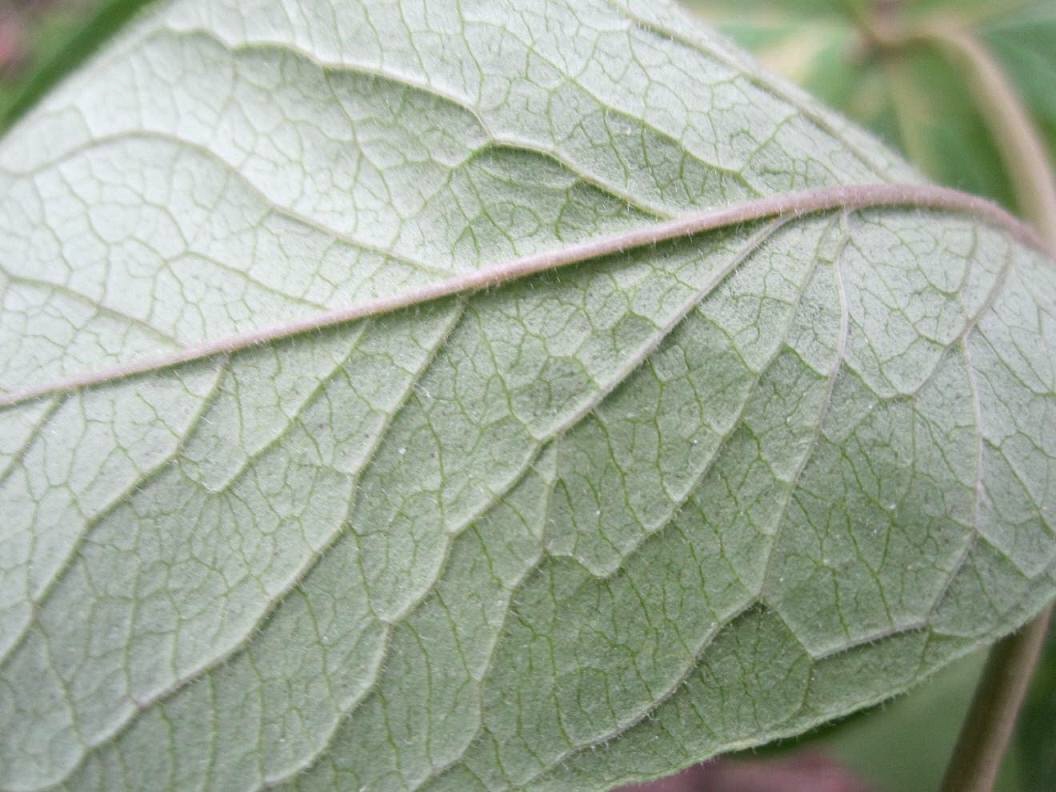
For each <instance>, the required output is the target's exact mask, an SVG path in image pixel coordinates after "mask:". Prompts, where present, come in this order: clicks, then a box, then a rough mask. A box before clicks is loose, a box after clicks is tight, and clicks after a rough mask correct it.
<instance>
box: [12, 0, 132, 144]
mask: <svg viewBox="0 0 1056 792" xmlns="http://www.w3.org/2000/svg"><path fill="white" fill-rule="evenodd" d="M149 2H151V0H0V133H2V132H3V131H4V130H6V129H7V128H8V127H10V126H11V124H13V123H14V122H15V120H17V119H18V117H19V116H20V115H22V113H24V112H25V111H26V110H27V109H28V108H29V107H31V106H32V105H33V104H34V103H35V102H36V101H37V100H38V99H39V98H40V97H41V96H42V95H43V94H45V93H46V92H47V91H48V89H49V88H51V86H52V85H54V84H55V83H56V82H57V81H58V80H60V79H62V77H63V76H64V75H66V74H67V73H68V72H70V71H71V70H73V69H74V68H75V67H76V66H77V65H78V64H80V63H81V62H82V61H83V60H84V59H85V58H87V57H88V56H89V55H91V54H92V52H93V51H94V50H95V49H96V48H97V47H98V46H99V45H100V44H101V43H102V42H104V41H106V40H107V39H108V38H109V37H110V36H112V35H113V34H114V33H115V32H116V31H117V30H118V29H119V28H121V27H122V26H123V25H124V24H125V23H126V22H128V20H129V19H131V18H132V17H133V16H134V15H135V14H136V12H137V11H139V10H140V9H141V8H142V7H143V6H145V5H146V4H147V3H149Z"/></svg>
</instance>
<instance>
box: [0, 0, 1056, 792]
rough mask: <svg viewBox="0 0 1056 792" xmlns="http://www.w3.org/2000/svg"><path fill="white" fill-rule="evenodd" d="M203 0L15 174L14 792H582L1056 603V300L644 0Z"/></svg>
mask: <svg viewBox="0 0 1056 792" xmlns="http://www.w3.org/2000/svg"><path fill="white" fill-rule="evenodd" d="M629 6H630V7H628V8H624V7H622V6H620V5H617V4H615V3H609V2H600V1H599V2H583V1H582V0H575V2H572V0H569V2H567V3H565V2H554V1H553V0H551V1H550V2H546V3H539V4H533V3H523V2H518V3H512V2H511V3H496V2H494V0H487V2H483V0H482V1H481V2H466V1H465V0H463V1H462V2H451V3H446V2H429V3H428V4H419V3H415V2H410V0H407V1H406V2H401V3H373V2H371V3H362V4H361V3H356V2H350V3H340V4H331V3H330V2H328V1H324V0H316V2H301V3H300V4H298V5H297V6H293V7H290V6H282V5H280V4H278V3H275V2H261V3H259V4H256V5H254V6H253V7H252V8H250V7H249V6H248V5H247V4H244V3H237V4H235V3H231V4H228V5H224V4H219V3H216V2H207V1H206V0H178V1H177V2H172V3H169V4H166V5H164V6H162V7H160V8H159V9H158V11H157V13H156V14H154V15H152V16H151V17H150V18H148V19H146V20H143V21H142V22H141V23H139V24H137V26H136V27H135V28H134V29H133V30H132V31H130V32H129V33H128V34H127V35H125V36H123V37H122V38H121V39H120V41H119V42H117V43H116V44H114V45H113V46H112V47H111V48H110V49H109V50H108V51H107V52H106V53H105V54H104V55H103V56H102V57H100V58H97V59H96V60H95V61H93V62H92V63H91V64H90V65H89V66H87V67H86V68H85V69H84V70H82V72H81V73H79V74H78V75H76V76H75V77H74V78H72V79H70V80H68V81H67V82H66V83H64V84H63V85H62V86H61V87H60V88H59V89H58V90H57V91H56V92H54V93H53V94H51V95H50V96H49V97H48V98H47V99H46V100H45V101H44V102H42V103H41V104H40V105H39V106H38V107H37V108H36V109H35V110H34V111H33V112H31V113H30V114H29V115H27V116H26V117H25V118H24V119H23V121H22V122H21V123H20V124H19V125H18V126H16V128H15V129H14V130H13V131H12V132H11V133H10V134H9V135H8V136H7V137H6V138H5V139H3V140H2V141H0V224H2V225H3V227H2V229H0V266H2V275H0V284H2V289H3V300H4V303H3V313H2V315H0V360H3V366H2V369H0V389H2V391H3V392H5V393H7V394H9V396H10V395H12V394H18V393H20V392H25V391H27V390H32V389H35V388H45V389H47V388H49V387H50V388H51V390H49V391H48V392H47V393H46V394H45V395H44V396H39V397H36V398H17V397H16V403H14V404H11V405H8V406H6V407H3V408H0V476H2V479H0V508H2V511H3V520H2V521H0V652H2V660H0V662H2V665H0V788H2V789H7V790H31V789H41V788H48V787H56V786H62V787H65V788H69V789H100V790H118V789H152V790H153V789H178V790H184V789H225V790H226V789H258V788H262V787H264V786H289V787H291V788H298V789H305V790H309V789H313V790H314V789H342V790H344V789H361V788H362V789H369V790H375V789H377V790H387V789H425V788H429V789H452V790H454V789H458V790H465V789H516V788H522V789H523V788H530V789H543V790H545V789H554V790H567V789H603V788H606V787H608V786H610V785H612V784H614V783H616V782H619V781H624V780H629V779H634V778H643V777H646V776H650V775H658V774H662V773H665V772H668V771H670V770H673V769H675V768H678V767H680V766H684V765H686V764H688V763H691V762H693V761H696V760H699V759H702V758H704V757H706V756H708V755H711V754H714V753H716V752H720V751H723V750H728V749H732V748H735V747H741V746H746V745H751V744H758V743H760V742H765V741H766V740H768V739H770V738H772V737H775V736H778V735H788V734H794V733H798V732H800V731H802V730H804V729H806V728H808V727H809V726H811V725H813V724H816V723H819V722H821V721H824V720H827V719H830V718H832V717H834V716H836V715H839V714H843V713H846V712H849V711H851V710H853V709H855V708H858V707H860V706H863V705H865V704H868V703H872V702H875V701H878V700H881V699H883V698H886V697H887V696H889V695H891V694H893V693H895V692H898V691H901V690H904V689H906V688H907V687H909V686H910V685H912V684H913V683H915V682H916V681H918V680H919V679H921V678H922V677H923V676H925V675H927V674H928V673H930V672H931V671H932V670H934V669H935V668H937V667H939V666H941V665H943V664H944V663H946V662H948V661H949V660H950V659H951V658H953V657H955V656H958V655H961V654H963V653H965V652H967V651H969V650H971V649H973V648H976V647H978V646H980V645H981V644H983V643H985V642H987V641H989V640H992V639H994V638H995V637H997V636H998V635H1000V634H1002V633H1004V632H1007V631H1008V630H1010V629H1012V628H1013V627H1014V626H1016V625H1017V624H1019V623H1021V622H1022V621H1023V620H1025V619H1026V618H1027V617H1029V615H1031V614H1032V613H1033V612H1034V611H1036V610H1037V608H1038V607H1039V606H1040V605H1041V604H1042V602H1044V601H1045V600H1047V599H1048V598H1050V597H1051V596H1052V593H1053V588H1054V583H1056V571H1054V563H1056V540H1054V536H1053V522H1054V517H1053V514H1054V511H1056V436H1054V435H1053V432H1052V427H1054V426H1056V362H1054V361H1056V354H1054V352H1056V349H1054V347H1056V324H1054V321H1056V272H1054V270H1053V267H1052V262H1051V261H1048V260H1046V259H1045V258H1044V257H1043V256H1041V255H1040V254H1038V253H1036V252H1034V251H1032V250H1030V249H1028V248H1026V247H1024V246H1023V245H1021V244H1020V243H1019V242H1015V241H1013V239H1012V238H1011V236H1010V235H1009V234H1008V233H1006V232H1005V231H1002V230H999V229H997V228H994V227H991V226H989V225H986V224H985V223H983V222H982V221H980V220H978V219H975V218H973V217H971V216H969V215H966V214H963V213H948V212H947V213H943V212H937V211H924V210H921V209H917V208H913V207H905V208H887V209H878V208H877V209H863V210H859V211H854V212H828V213H817V214H814V215H811V216H805V217H798V218H793V219H787V221H785V220H775V221H764V222H757V223H752V224H742V225H738V226H733V227H730V228H728V229H725V230H720V231H715V232H711V233H708V234H702V235H698V236H697V237H694V238H691V239H687V240H683V241H675V242H669V243H665V244H663V245H660V246H654V247H649V248H644V249H634V250H629V251H627V252H626V253H624V254H622V255H617V256H610V257H608V258H604V259H599V260H595V261H589V262H584V263H582V264H579V265H576V266H573V267H570V268H566V269H562V270H561V271H554V272H548V273H542V274H539V275H536V276H533V277H530V278H525V279H522V280H518V281H514V282H511V283H508V284H506V285H504V286H502V287H501V288H496V289H493V290H489V291H486V292H477V293H465V294H461V295H456V296H453V297H450V298H447V299H444V300H433V301H429V302H425V303H422V304H420V305H415V306H412V307H410V308H407V309H405V310H401V311H397V312H394V313H391V314H388V315H384V316H374V317H370V318H366V319H363V320H360V321H355V322H348V323H344V324H341V325H338V326H335V327H332V328H330V329H326V330H321V331H318V332H312V333H302V334H298V335H295V336H293V337H290V338H287V339H285V340H279V341H272V342H269V343H267V344H262V345H254V346H246V347H244V348H241V349H238V350H237V351H234V352H231V353H230V354H226V355H211V356H203V357H202V358H201V359H200V360H196V361H193V362H190V363H185V364H182V365H179V366H175V367H167V368H163V369H158V370H156V371H152V372H148V373H146V374H142V375H140V376H136V377H115V378H113V379H112V381H109V382H106V383H102V384H99V385H97V386H95V387H91V388H85V389H78V388H72V387H66V386H63V383H67V384H69V383H72V382H75V381H77V380H78V378H83V377H85V376H90V375H91V373H92V372H95V371H100V370H109V369H111V368H113V367H115V366H117V367H121V366H125V367H127V366H130V365H131V366H134V365H136V364H137V363H139V362H142V361H143V360H150V359H153V358H154V357H156V356H158V355H165V354H172V353H175V352H179V351H181V350H182V351H190V352H191V353H192V354H193V351H194V350H195V349H197V348H200V346H201V345H202V344H206V343H208V342H211V341H215V340H216V339H217V338H224V337H229V336H234V335H236V334H246V333H253V332H255V331H260V330H263V329H267V328H271V327H274V326H275V325H276V324H281V323H284V322H293V321H300V320H305V319H310V318H312V317H316V316H319V315H321V314H323V313H324V312H326V311H329V310H333V309H336V308H341V307H344V306H348V305H356V304H359V303H364V302H367V301H370V300H372V299H378V298H393V297H400V296H401V295H413V294H415V293H416V291H417V290H418V289H420V288H421V287H423V286H427V285H429V284H436V283H442V282H448V281H452V280H453V279H458V278H460V277H463V276H465V275H467V274H469V273H473V272H476V271H479V270H481V269H483V268H487V267H492V266H498V265H501V264H502V263H503V262H504V261H508V260H510V259H512V258H513V257H515V256H517V255H522V254H526V253H531V252H536V251H542V250H554V249H557V248H560V247H561V246H562V245H565V244H567V243H569V242H573V241H577V240H585V239H592V238H596V237H599V236H602V235H605V234H612V233H616V232H620V231H625V230H628V229H631V228H636V227H642V226H646V225H648V224H650V223H654V222H656V221H657V220H659V219H661V218H665V217H669V216H674V215H679V214H683V213H686V212H690V211H693V210H700V209H708V208H715V207H722V206H729V205H732V204H735V203H738V202H742V201H745V200H750V199H753V198H758V197H761V196H767V195H773V194H777V193H782V192H787V191H790V190H797V189H802V188H806V187H820V186H826V185H834V184H840V183H844V184H862V183H880V182H885V181H907V180H913V179H914V178H915V176H914V174H913V173H912V172H911V171H910V170H909V169H908V167H907V166H905V165H903V164H901V163H900V162H899V161H897V160H896V159H894V158H893V157H892V156H891V155H890V154H888V153H887V152H886V151H885V150H884V149H883V148H882V147H880V146H879V145H878V144H876V143H875V142H873V141H872V140H871V139H869V138H868V137H867V136H865V135H863V134H862V133H860V132H858V131H856V130H855V129H853V128H851V127H849V126H848V125H847V124H845V123H844V122H842V121H840V120H838V119H835V118H832V117H830V116H829V115H828V114H827V113H826V112H824V111H822V110H820V109H818V108H816V107H815V106H813V105H812V104H811V103H810V101H809V100H807V99H805V98H804V97H803V96H802V95H801V94H799V93H798V92H797V91H795V90H794V89H792V88H788V87H786V86H784V85H783V84H781V83H779V82H778V81H777V80H773V79H771V78H769V77H765V76H762V75H759V74H757V73H756V72H755V71H754V67H753V66H751V65H750V64H749V62H748V61H747V60H745V59H742V58H741V56H740V55H739V54H738V53H736V52H735V51H733V50H732V49H730V48H729V47H728V46H727V45H726V44H725V43H723V42H721V41H719V40H717V39H714V38H713V37H712V36H711V35H709V34H708V33H706V32H703V31H701V30H699V29H698V28H697V27H695V26H694V25H693V23H692V22H691V21H690V20H689V19H688V18H685V17H683V15H682V13H681V12H679V11H678V10H677V9H675V8H674V7H673V6H670V5H668V4H666V3H657V2H655V1H654V0H648V2H646V1H645V0H642V2H635V3H631V4H629Z"/></svg>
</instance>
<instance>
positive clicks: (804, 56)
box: [690, 0, 1056, 208]
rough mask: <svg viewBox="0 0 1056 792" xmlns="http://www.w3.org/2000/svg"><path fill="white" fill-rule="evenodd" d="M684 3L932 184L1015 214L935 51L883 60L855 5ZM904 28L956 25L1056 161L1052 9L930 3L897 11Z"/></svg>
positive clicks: (954, 74)
mask: <svg viewBox="0 0 1056 792" xmlns="http://www.w3.org/2000/svg"><path fill="white" fill-rule="evenodd" d="M690 3H691V5H692V6H693V7H694V8H695V9H697V10H699V11H700V13H701V14H702V15H703V16H704V17H705V18H706V19H708V20H709V21H710V22H712V23H713V24H716V25H718V26H719V27H720V29H721V30H722V31H723V32H725V33H727V34H728V35H731V36H732V37H733V38H734V39H735V40H736V41H738V43H740V44H742V45H743V46H746V47H749V48H750V49H751V50H752V51H753V52H754V53H755V54H756V55H757V56H758V57H759V58H760V59H761V60H762V62H763V63H764V64H765V65H766V66H768V67H770V68H772V69H774V70H776V71H778V72H779V73H782V74H784V75H786V76H788V77H791V78H792V79H794V80H796V81H797V82H799V83H800V84H801V85H803V86H804V87H805V88H806V89H807V90H809V91H810V92H811V93H812V94H814V95H815V96H817V97H819V98H820V99H821V100H822V101H824V102H826V103H827V104H829V105H831V106H833V107H836V108H838V109H840V110H842V111H843V112H845V113H847V114H848V115H849V116H850V117H851V118H853V119H855V120H856V121H858V122H860V123H862V124H864V125H866V126H867V127H868V128H869V129H871V130H872V131H874V132H876V133H877V134H878V135H880V136H881V137H882V138H883V139H885V140H887V141H890V142H891V143H892V144H894V145H896V146H898V147H899V148H900V149H901V150H902V151H904V152H905V153H906V154H907V155H908V156H909V158H910V160H911V161H912V162H914V163H915V164H916V165H918V166H919V167H920V168H922V169H923V170H924V171H925V172H926V173H927V174H928V176H929V177H931V178H933V179H935V180H937V181H939V182H941V183H943V184H948V185H950V186H952V187H956V188H958V189H961V190H966V191H968V192H972V193H976V194H979V195H985V196H987V197H990V198H992V199H993V200H995V201H999V202H1000V203H1002V204H1004V205H1005V206H1009V207H1012V208H1014V207H1015V198H1014V196H1013V194H1012V189H1011V186H1010V185H1009V180H1008V177H1007V176H1006V174H1005V172H1004V168H1003V166H1002V163H1001V157H1000V154H999V152H998V150H997V148H996V147H995V145H994V142H993V140H992V139H991V136H990V133H989V132H988V130H987V128H986V125H985V124H984V122H983V120H982V118H981V117H980V115H979V112H978V108H977V107H976V102H975V100H973V98H972V96H971V94H970V93H969V91H968V89H967V88H966V87H965V78H964V72H963V68H962V67H960V66H955V65H952V64H951V63H950V62H949V61H948V60H947V59H946V58H944V57H942V56H941V55H939V54H937V53H936V52H935V50H934V48H933V47H931V48H929V47H925V46H914V47H905V48H903V49H900V50H899V51H898V52H897V53H889V54H888V55H887V56H886V57H885V56H884V55H881V54H878V53H869V52H867V49H866V47H865V45H864V42H863V34H862V24H861V16H862V15H863V13H865V12H863V11H862V10H861V9H860V8H859V4H855V3H852V2H846V3H839V2H831V3H820V4H818V5H817V6H816V7H815V6H814V5H812V6H810V7H809V9H810V12H809V13H804V10H803V9H802V8H801V7H800V6H799V4H797V3H787V2H778V3H769V4H763V5H760V6H759V7H758V8H756V4H750V5H749V6H748V10H749V13H748V14H746V13H745V7H744V6H745V4H744V3H742V2H731V1H730V0H690ZM899 13H900V14H902V15H903V17H904V18H905V20H906V21H907V23H908V24H913V23H914V22H915V21H917V20H919V19H920V18H927V17H928V16H929V15H941V16H942V18H943V19H946V18H949V19H952V20H959V19H960V20H962V22H963V24H965V25H968V26H969V27H971V28H972V29H974V31H975V32H976V34H977V35H978V36H979V37H980V38H981V39H982V41H984V42H985V43H986V45H988V47H989V48H990V49H991V51H992V52H993V54H994V55H995V56H996V57H997V59H998V61H999V62H1000V64H1001V66H1002V67H1003V68H1004V69H1005V71H1006V72H1007V73H1008V75H1009V77H1010V78H1011V79H1012V81H1013V83H1014V84H1015V86H1016V88H1017V89H1018V90H1019V92H1020V93H1021V95H1022V97H1023V99H1024V101H1025V103H1026V105H1027V107H1028V109H1029V110H1030V111H1031V112H1032V113H1033V115H1034V118H1035V119H1036V121H1037V122H1038V123H1039V124H1040V125H1041V126H1042V127H1043V128H1044V131H1045V132H1046V136H1047V140H1048V143H1049V152H1050V155H1051V156H1052V157H1053V158H1054V159H1056V114H1054V109H1056V108H1054V102H1053V100H1052V92H1051V91H1050V90H1049V86H1050V85H1051V84H1052V81H1051V75H1052V73H1053V70H1054V68H1056V66H1054V62H1053V57H1052V54H1051V53H1053V52H1056V17H1054V15H1053V9H1052V4H1051V3H1047V2H1027V3H1023V2H1022V0H1004V1H1003V2H996V3H994V2H991V3H987V4H981V3H978V2H975V0H973V2H971V3H967V2H965V0H935V1H934V2H928V3H921V2H918V3H905V4H900V5H899Z"/></svg>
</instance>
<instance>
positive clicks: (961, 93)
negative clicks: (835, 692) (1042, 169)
mask: <svg viewBox="0 0 1056 792" xmlns="http://www.w3.org/2000/svg"><path fill="white" fill-rule="evenodd" d="M147 2H149V0H0V133H2V132H3V130H5V129H6V128H7V127H9V126H10V124H11V123H12V122H13V121H14V119H16V118H17V117H18V116H19V115H20V114H21V113H22V112H24V111H25V109H26V108H28V107H29V106H31V105H32V104H33V102H34V101H36V99H38V98H39V97H40V96H41V95H42V94H43V93H44V92H45V91H47V89H48V88H49V87H50V86H51V85H52V84H54V82H56V81H57V80H59V79H61V78H62V76H63V75H64V74H66V73H67V72H68V71H69V70H70V69H71V68H73V67H75V66H76V65H77V64H78V63H79V62H80V61H81V60H83V59H84V58H85V57H87V56H88V55H90V53H91V52H92V51H93V49H94V48H95V47H97V46H98V45H99V44H100V43H102V42H103V41H105V40H106V38H107V37H108V36H109V35H111V34H112V32H113V31H114V30H116V29H117V28H119V27H120V26H121V25H122V24H124V23H125V22H126V21H127V20H128V18H129V17H131V16H132V15H134V14H135V13H136V12H137V11H138V10H139V9H140V8H141V7H142V6H144V5H146V4H147ZM682 2H684V3H685V4H686V5H687V6H688V7H690V8H691V9H692V10H693V11H694V12H695V13H697V14H699V15H700V16H701V17H703V18H704V19H705V20H706V21H707V22H708V23H709V24H710V25H712V26H713V27H716V28H718V29H719V30H720V31H721V32H723V33H724V34H725V35H727V36H729V37H730V38H732V39H734V40H735V41H736V42H737V43H739V44H740V45H741V46H743V47H745V48H746V49H748V50H750V51H752V52H753V53H754V54H755V55H756V57H757V58H758V59H759V61H760V62H761V63H762V64H763V66H764V67H766V68H767V69H769V70H771V71H775V72H778V73H780V74H783V75H784V76H786V77H787V78H789V79H791V80H794V81H795V82H797V83H799V84H800V85H801V86H803V87H804V88H805V89H806V90H807V91H809V92H810V93H812V94H814V95H815V96H816V97H818V98H819V99H820V100H821V101H823V102H824V103H826V104H828V105H830V106H832V107H835V108H837V109H838V110H840V111H841V112H842V113H844V114H845V115H847V116H848V117H850V118H852V119H854V120H855V121H857V122H858V123H860V124H862V125H863V126H865V127H867V128H869V129H871V130H872V131H873V132H874V133H875V134H877V135H878V136H879V137H881V138H882V139H884V140H885V141H886V142H887V143H888V144H889V145H891V146H893V147H895V148H897V149H899V150H901V151H902V153H903V154H904V155H905V156H906V157H907V158H908V159H910V160H911V161H913V162H914V163H916V164H917V166H918V167H919V168H920V169H921V170H922V171H923V172H925V173H926V174H927V175H928V176H930V177H931V178H932V179H933V180H935V181H938V182H941V183H944V184H948V185H951V186H953V187H957V188H959V189H962V190H966V191H968V192H974V193H977V194H979V195H984V196H986V197H989V198H992V199H993V200H996V201H998V202H1000V203H1002V204H1004V205H1005V206H1007V207H1008V208H1010V209H1011V210H1012V211H1022V210H1024V207H1023V206H1021V203H1022V199H1021V197H1020V194H1019V192H1018V191H1017V186H1016V184H1015V179H1014V178H1013V177H1012V175H1011V174H1010V169H1009V164H1008V160H1007V157H1008V152H1007V150H1006V149H1007V146H1006V143H1007V141H1005V140H1003V139H1002V137H1001V133H1000V130H999V129H996V128H995V126H994V124H993V119H992V118H991V119H988V118H987V109H986V107H985V104H986V98H985V97H980V95H979V92H978V90H977V88H976V87H975V86H973V84H972V79H971V77H972V68H971V64H965V63H964V62H962V61H960V60H958V57H957V55H956V53H953V52H950V51H949V50H948V49H944V48H943V47H942V46H938V45H934V42H932V44H929V43H928V41H927V40H926V37H922V38H920V39H919V40H918V39H914V38H913V37H912V36H911V35H906V31H913V30H916V29H924V28H929V27H930V29H932V30H935V29H937V30H940V31H946V32H954V33H956V34H957V35H958V36H959V35H961V34H964V35H967V36H968V37H969V39H970V41H971V42H973V43H974V44H977V45H978V46H979V47H980V48H981V52H982V53H983V54H984V56H985V57H986V58H988V59H990V61H991V62H992V64H993V65H996V66H997V67H998V69H999V70H1000V72H1001V74H1003V75H1004V78H1005V79H1006V80H1007V83H1008V85H1009V86H1010V88H1011V90H1012V91H1013V92H1014V93H1015V95H1016V97H1017V101H1019V102H1020V103H1021V106H1022V108H1024V109H1025V111H1026V113H1027V115H1028V116H1029V118H1030V120H1031V122H1032V123H1033V125H1034V127H1035V130H1036V132H1037V134H1038V136H1039V138H1040V139H1041V140H1042V142H1043V145H1044V146H1045V147H1046V148H1047V150H1048V153H1049V156H1050V158H1054V157H1053V154H1054V153H1056V0H916V2H913V1H912V0H902V2H899V0H682ZM940 38H941V36H940ZM1049 178H1052V176H1051V174H1049ZM983 660H984V655H983V654H982V653H980V654H977V655H974V656H971V657H968V658H965V659H963V660H961V661H960V662H958V663H955V664H954V665H952V666H951V667H949V668H948V669H946V670H945V671H943V672H941V673H940V674H938V675H937V676H935V677H934V678H932V679H931V680H930V681H929V682H928V683H926V684H925V685H923V686H921V687H920V688H918V689H917V690H915V691H913V692H911V693H910V694H909V695H907V696H904V697H902V698H900V699H897V700H895V701H893V702H889V703H887V704H885V705H882V706H880V707H877V708H874V709H873V710H870V711H867V712H864V713H859V714H857V715H854V716H852V717H850V718H848V719H847V720H845V721H843V722H841V723H837V724H832V725H829V726H826V727H824V728H822V729H820V730H818V731H817V732H815V733H813V734H808V735H806V736H804V737H801V738H798V739H796V740H793V741H789V742H787V743H784V744H781V745H777V746H770V747H767V748H765V749H762V750H760V751H756V752H754V753H751V754H747V755H740V756H735V757H729V758H723V759H719V760H716V761H713V762H709V763H707V764H705V765H702V766H700V767H698V768H694V769H692V770H691V771H688V772H686V773H684V774H682V775H680V776H678V777H675V778H672V779H666V780H664V781H660V782H654V783H652V784H648V785H643V786H642V787H638V788H637V789H640V790H649V792H691V791H692V790H701V791H702V792H703V791H704V790H707V792H932V790H934V789H936V788H937V786H938V784H939V781H940V779H941V777H942V772H943V769H944V767H945V764H946V761H947V758H948V757H949V754H950V751H951V750H952V746H953V743H954V740H955V738H956V735H957V731H958V728H959V725H960V722H961V719H962V718H963V716H964V714H965V712H966V710H967V708H968V704H969V701H970V699H971V695H972V691H973V689H974V686H975V683H976V680H977V679H978V676H979V673H980V671H981V669H982V663H983ZM998 790H999V792H1054V791H1056V638H1054V637H1050V640H1049V644H1048V651H1047V655H1046V657H1045V659H1044V660H1043V663H1042V667H1041V669H1040V671H1039V673H1038V675H1037V677H1036V679H1035V681H1034V683H1033V685H1032V690H1031V696H1030V700H1029V701H1028V704H1027V707H1026V710H1025V712H1024V713H1023V716H1022V718H1021V723H1020V727H1019V729H1018V731H1017V734H1016V737H1015V742H1014V745H1013V746H1012V749H1011V751H1010V753H1009V755H1008V757H1007V759H1006V762H1005V766H1004V768H1003V771H1002V775H1001V778H1000V782H999V787H998Z"/></svg>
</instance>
